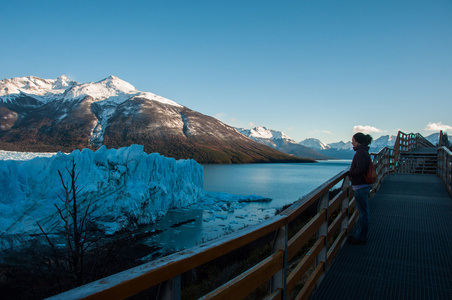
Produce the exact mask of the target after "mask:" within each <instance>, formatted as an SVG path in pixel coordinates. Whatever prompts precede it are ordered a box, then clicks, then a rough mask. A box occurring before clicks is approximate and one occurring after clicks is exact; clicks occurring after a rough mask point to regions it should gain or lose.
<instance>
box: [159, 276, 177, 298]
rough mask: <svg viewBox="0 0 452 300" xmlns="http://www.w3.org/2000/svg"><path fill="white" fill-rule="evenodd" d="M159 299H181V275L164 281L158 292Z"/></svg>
mask: <svg viewBox="0 0 452 300" xmlns="http://www.w3.org/2000/svg"><path fill="white" fill-rule="evenodd" d="M157 299H158V300H180V299H181V277H180V275H178V276H176V277H174V278H172V279H170V280H168V281H165V282H162V283H161V285H160V288H159V291H158V294H157Z"/></svg>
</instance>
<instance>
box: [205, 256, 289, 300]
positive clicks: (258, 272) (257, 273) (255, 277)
mask: <svg viewBox="0 0 452 300" xmlns="http://www.w3.org/2000/svg"><path fill="white" fill-rule="evenodd" d="M283 263H284V251H283V250H279V251H278V252H276V253H274V254H272V255H271V256H269V257H268V258H267V259H265V260H263V261H262V262H260V263H259V264H257V265H256V266H254V267H253V268H251V269H249V270H248V271H246V272H244V273H242V274H240V275H239V276H237V277H236V278H234V279H232V280H231V281H229V282H228V283H226V284H224V285H222V286H221V287H219V288H217V289H216V290H214V291H212V292H210V293H209V294H207V295H205V296H203V297H201V298H199V299H203V300H205V299H224V300H230V299H242V298H244V297H245V296H247V295H248V294H249V293H251V292H252V291H254V290H255V289H256V288H257V287H259V286H260V285H261V284H263V283H264V282H265V281H267V280H268V279H269V278H270V277H271V276H272V275H273V274H275V273H276V272H277V271H278V270H280V269H281V268H282V267H283Z"/></svg>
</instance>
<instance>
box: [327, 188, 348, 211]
mask: <svg viewBox="0 0 452 300" xmlns="http://www.w3.org/2000/svg"><path fill="white" fill-rule="evenodd" d="M346 196H347V195H346V193H345V192H344V191H340V192H339V194H337V195H336V197H334V198H333V199H332V200H331V201H330V204H329V206H330V207H329V210H328V217H331V214H332V213H334V212H335V211H336V210H337V209H338V208H339V207H340V206H341V204H342V201H344V199H345V197H346Z"/></svg>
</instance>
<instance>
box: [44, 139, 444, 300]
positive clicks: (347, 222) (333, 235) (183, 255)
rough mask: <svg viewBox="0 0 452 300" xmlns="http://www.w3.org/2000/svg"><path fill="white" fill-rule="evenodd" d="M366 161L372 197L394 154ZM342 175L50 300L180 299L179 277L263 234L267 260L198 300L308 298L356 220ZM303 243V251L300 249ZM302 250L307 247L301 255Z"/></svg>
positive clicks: (386, 150)
mask: <svg viewBox="0 0 452 300" xmlns="http://www.w3.org/2000/svg"><path fill="white" fill-rule="evenodd" d="M399 136H400V133H399ZM401 136H402V139H401V140H400V141H399V140H398V141H397V142H396V144H397V145H398V147H400V148H402V149H404V151H405V149H408V148H410V147H412V146H411V145H412V143H411V142H410V141H405V138H406V137H414V138H415V139H416V140H417V142H416V143H425V141H423V140H422V139H421V138H420V137H419V136H417V135H414V136H413V135H404V134H402V135H401ZM372 156H373V161H374V163H375V165H376V167H377V175H378V180H377V182H375V183H374V184H373V185H372V190H371V194H374V193H375V192H376V190H378V188H379V187H380V185H381V182H382V180H383V179H384V178H385V176H387V175H388V174H390V173H392V172H394V170H395V165H396V159H397V156H396V154H395V150H393V149H389V148H384V149H382V150H381V151H380V152H379V153H378V154H372ZM446 156H447V157H446V158H445V160H444V161H445V162H444V164H443V167H442V168H441V170H444V172H443V173H444V174H446V175H443V177H444V178H447V179H446V180H447V181H448V182H449V191H450V170H451V161H450V152H448V153H447V155H446ZM347 173H348V171H347V170H344V171H342V172H340V173H339V174H337V175H336V176H334V177H333V178H331V179H330V180H328V181H327V182H325V183H323V184H322V185H320V186H319V187H318V188H316V189H315V190H313V191H312V192H311V193H309V194H307V195H306V196H304V197H303V198H301V199H299V200H298V201H297V202H295V203H294V204H292V205H291V206H290V207H289V208H287V209H286V210H284V211H282V212H281V213H279V214H278V215H276V216H274V217H272V218H269V219H267V220H265V221H263V222H261V223H259V224H256V225H254V226H250V227H247V228H244V229H241V230H239V231H237V232H234V233H231V234H228V235H226V236H223V237H221V238H218V239H215V240H213V241H210V242H207V243H205V244H202V245H199V246H196V247H193V248H190V249H187V250H183V251H180V252H177V253H174V254H172V255H169V256H166V257H163V258H160V259H157V260H155V261H152V262H149V263H146V264H143V265H141V266H138V267H135V268H132V269H129V270H126V271H123V272H120V273H117V274H115V275H112V276H109V277H106V278H104V279H101V280H98V281H95V282H92V283H89V284H86V285H84V286H81V287H78V288H75V289H73V290H70V291H67V292H65V293H62V294H59V295H56V296H54V297H52V298H51V299H124V298H128V297H131V296H133V295H136V294H138V293H140V292H142V291H145V290H147V289H150V288H151V287H155V286H159V287H160V290H161V291H162V292H161V293H160V296H159V299H181V297H182V288H181V286H182V285H183V283H182V280H181V278H182V274H184V273H185V272H188V271H191V270H193V269H195V268H197V267H200V266H202V265H204V264H206V263H209V262H212V261H213V260H215V259H217V258H220V257H223V256H225V255H227V254H229V253H231V252H233V251H235V250H237V249H239V248H241V247H244V246H249V245H250V244H252V243H254V242H256V241H258V240H259V239H261V238H263V237H266V236H269V235H274V239H273V242H272V243H271V248H272V251H271V254H270V255H269V256H266V257H265V258H264V259H262V260H260V261H259V262H258V263H256V264H255V265H254V266H253V267H251V268H250V269H248V270H247V271H245V272H243V273H241V274H239V275H238V276H237V277H235V278H232V279H229V281H227V282H224V283H223V284H222V285H221V286H218V287H217V288H215V289H214V290H212V291H211V292H209V293H207V294H206V295H204V296H203V297H201V299H242V298H244V297H246V296H247V295H249V294H250V293H252V292H253V291H254V290H256V289H258V288H259V287H262V286H263V285H264V286H265V283H266V282H270V284H269V285H268V286H269V287H268V291H267V293H266V294H267V296H266V298H265V299H286V296H287V295H288V294H289V293H292V294H293V293H294V292H295V294H296V296H295V299H307V298H308V297H309V295H310V294H311V292H312V290H313V289H314V288H315V286H316V285H317V284H318V283H319V282H320V281H321V280H322V278H323V276H324V274H325V272H326V270H327V268H328V266H329V265H330V264H331V262H332V260H333V258H334V257H335V255H336V254H337V252H338V251H339V249H340V248H341V247H342V245H343V244H344V243H345V241H346V237H347V235H348V232H349V230H350V229H351V228H352V227H353V225H354V223H355V222H356V220H357V219H358V212H357V211H356V210H355V209H354V208H355V200H354V197H353V191H352V189H351V186H350V182H349V178H348V176H347ZM443 180H444V179H443ZM339 186H340V191H339V193H338V194H337V195H335V196H334V197H333V198H332V199H330V190H332V189H334V188H336V187H339ZM313 205H317V213H316V214H315V215H314V216H313V217H312V218H311V219H309V220H306V221H307V223H306V224H305V225H303V226H302V227H301V229H298V230H296V231H295V232H292V231H291V232H289V228H294V225H293V224H295V223H297V221H298V222H299V221H300V218H301V217H303V213H304V212H306V211H307V210H308V208H310V207H312V206H313ZM307 245H309V246H308V247H306V246H307ZM305 248H309V250H308V251H305V250H303V249H305ZM289 265H290V266H291V267H290V268H289V267H288V266H289ZM303 277H307V280H302V278H303ZM162 295H163V296H162Z"/></svg>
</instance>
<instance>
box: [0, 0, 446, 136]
mask: <svg viewBox="0 0 452 300" xmlns="http://www.w3.org/2000/svg"><path fill="white" fill-rule="evenodd" d="M2 2H3V3H2V5H1V12H2V18H0V26H1V28H2V35H1V37H2V46H1V47H0V79H5V78H12V77H22V76H38V77H41V78H46V79H54V78H57V77H58V76H60V75H63V74H64V75H67V76H68V77H69V78H70V79H72V80H76V81H78V82H81V83H85V82H91V81H100V80H102V79H104V78H106V77H107V76H109V75H115V76H117V77H119V78H121V79H123V80H125V81H127V82H129V83H131V84H132V85H134V86H135V87H136V88H137V89H138V90H141V91H146V92H152V93H155V94H158V95H161V96H163V97H166V98H169V99H171V100H174V101H176V102H178V103H180V104H182V105H185V106H187V107H189V108H191V109H193V110H196V111H199V112H201V113H203V114H206V115H210V116H214V117H216V118H218V119H220V120H221V121H223V122H225V123H227V124H229V125H232V126H236V127H244V128H250V127H253V126H259V125H262V126H266V127H268V128H271V129H275V130H279V131H283V132H284V133H286V134H287V135H288V136H290V137H292V138H293V139H295V140H296V141H297V142H299V141H301V140H304V139H305V138H309V137H314V138H318V139H320V140H322V141H324V142H327V143H331V142H337V141H340V140H344V141H349V140H350V138H351V136H352V135H353V133H354V130H356V129H357V128H356V127H355V126H366V127H364V129H365V130H368V131H369V132H370V134H371V135H373V136H374V137H375V138H378V137H379V136H381V135H387V134H396V133H397V131H398V130H403V131H404V132H406V133H410V132H420V133H422V134H424V135H429V134H431V133H433V132H435V131H438V129H439V128H442V129H444V130H446V131H448V132H449V134H452V1H450V0H432V1H427V0H425V1H416V0H410V1H367V0H357V1H347V0H344V1H337V0H336V1H323V0H309V1H307V0H299V1H263V0H261V1H257V0H256V1H251V0H241V1H232V0H228V1H226V0H224V1H217V0H205V1H171V0H167V1H133V0H132V1H2ZM428 129H435V131H431V130H428Z"/></svg>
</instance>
